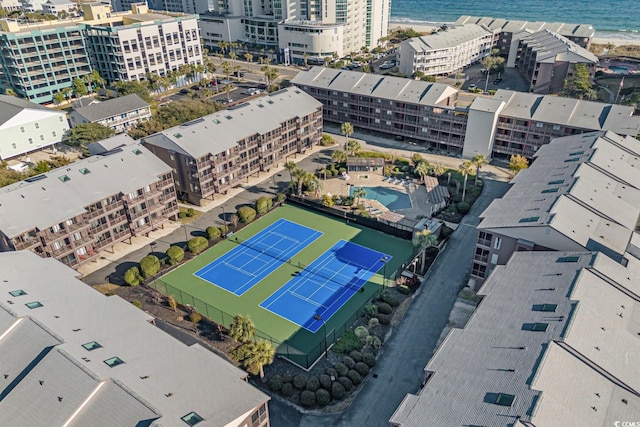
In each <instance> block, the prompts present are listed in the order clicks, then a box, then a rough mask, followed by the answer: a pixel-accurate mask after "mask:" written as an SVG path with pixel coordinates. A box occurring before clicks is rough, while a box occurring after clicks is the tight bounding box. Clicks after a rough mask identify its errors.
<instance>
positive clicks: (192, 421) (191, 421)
mask: <svg viewBox="0 0 640 427" xmlns="http://www.w3.org/2000/svg"><path fill="white" fill-rule="evenodd" d="M180 419H181V420H182V421H184V422H185V423H187V424H188V425H190V426H194V425H196V424H198V423H199V422H202V421H204V418H202V417H201V416H200V415H198V414H197V413H196V412H190V413H188V414H187V415H185V416H184V417H182V418H180Z"/></svg>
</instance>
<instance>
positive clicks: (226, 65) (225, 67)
mask: <svg viewBox="0 0 640 427" xmlns="http://www.w3.org/2000/svg"><path fill="white" fill-rule="evenodd" d="M220 65H222V73H223V74H224V75H225V76H227V80H229V79H230V78H231V77H229V76H231V64H229V63H228V62H227V61H224V62H223V63H222V64H220Z"/></svg>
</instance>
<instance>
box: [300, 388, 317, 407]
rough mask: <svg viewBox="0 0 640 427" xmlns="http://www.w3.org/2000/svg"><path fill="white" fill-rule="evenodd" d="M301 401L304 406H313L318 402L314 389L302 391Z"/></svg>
mask: <svg viewBox="0 0 640 427" xmlns="http://www.w3.org/2000/svg"><path fill="white" fill-rule="evenodd" d="M300 403H301V404H302V406H306V407H309V406H313V405H315V404H316V394H315V393H314V392H312V391H309V390H305V391H303V392H302V393H300Z"/></svg>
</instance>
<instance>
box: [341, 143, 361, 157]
mask: <svg viewBox="0 0 640 427" xmlns="http://www.w3.org/2000/svg"><path fill="white" fill-rule="evenodd" d="M344 148H345V149H346V150H347V151H348V152H349V153H350V154H351V155H352V156H355V154H356V153H357V152H358V151H360V150H361V149H362V146H361V145H360V142H358V141H357V140H355V139H350V140H349V141H347V144H346V145H345V147H344Z"/></svg>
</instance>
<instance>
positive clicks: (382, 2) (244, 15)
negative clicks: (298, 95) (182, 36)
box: [200, 0, 391, 63]
mask: <svg viewBox="0 0 640 427" xmlns="http://www.w3.org/2000/svg"><path fill="white" fill-rule="evenodd" d="M390 9H391V1H390V0H369V1H367V0H349V1H347V0H330V1H329V0H326V1H324V2H321V1H319V0H302V1H301V2H295V1H293V0H284V1H282V0H266V1H262V2H257V1H244V2H243V1H240V0H226V1H220V2H216V3H214V5H213V10H212V12H211V13H209V14H202V15H201V16H200V34H201V37H202V39H203V42H204V45H205V46H206V47H207V48H209V49H217V44H218V42H220V41H227V42H237V41H240V42H243V43H246V44H250V45H255V46H258V47H260V48H264V49H266V50H270V49H273V50H274V52H276V54H277V55H278V57H279V58H280V60H281V61H285V62H286V61H290V62H298V63H301V62H303V60H304V57H305V55H308V58H309V59H311V60H313V59H316V60H320V61H321V60H323V59H324V58H325V57H332V56H334V55H338V56H344V55H347V54H349V53H351V52H357V51H359V50H360V49H361V48H362V47H368V48H372V47H375V46H377V45H378V44H379V42H380V39H381V38H382V37H384V36H386V35H387V33H388V29H389V14H390Z"/></svg>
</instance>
